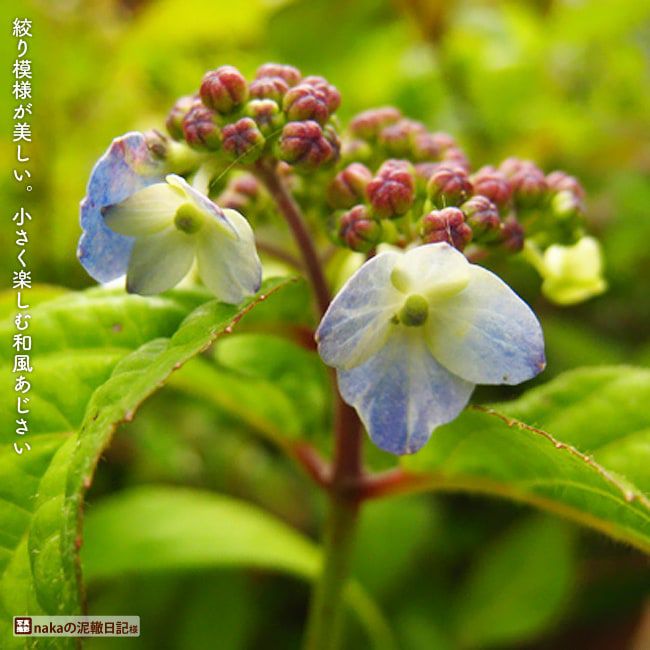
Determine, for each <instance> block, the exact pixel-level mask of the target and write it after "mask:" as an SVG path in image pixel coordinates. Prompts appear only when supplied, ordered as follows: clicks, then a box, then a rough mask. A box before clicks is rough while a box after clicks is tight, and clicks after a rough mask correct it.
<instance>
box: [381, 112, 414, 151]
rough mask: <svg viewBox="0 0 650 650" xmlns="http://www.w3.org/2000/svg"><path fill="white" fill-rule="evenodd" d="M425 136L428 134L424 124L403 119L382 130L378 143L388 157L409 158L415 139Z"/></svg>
mask: <svg viewBox="0 0 650 650" xmlns="http://www.w3.org/2000/svg"><path fill="white" fill-rule="evenodd" d="M424 134H426V128H425V126H424V124H421V123H420V122H416V121H415V120H409V119H401V120H399V121H397V122H395V123H394V124H389V125H388V126H385V127H384V128H383V129H381V131H380V132H379V138H378V141H379V144H380V145H381V146H382V147H384V149H385V150H386V153H388V155H390V156H395V157H400V158H407V157H410V156H411V154H412V150H413V146H412V142H413V138H414V137H415V136H416V135H424Z"/></svg>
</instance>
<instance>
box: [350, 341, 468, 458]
mask: <svg viewBox="0 0 650 650" xmlns="http://www.w3.org/2000/svg"><path fill="white" fill-rule="evenodd" d="M338 381H339V388H340V390H341V395H342V396H343V399H345V401H346V402H348V404H351V405H352V406H354V407H355V408H356V409H357V411H358V413H359V415H360V416H361V420H362V421H363V423H364V425H365V427H366V429H367V430H368V433H369V434H370V437H371V438H372V440H373V441H374V443H375V444H376V445H377V446H378V447H380V448H381V449H383V450H385V451H388V452H390V453H392V454H398V455H401V454H412V453H414V452H416V451H418V450H419V449H420V448H421V447H422V446H423V445H424V444H425V443H426V442H427V440H429V438H430V437H431V434H432V432H433V430H434V429H435V428H436V427H438V426H440V425H441V424H445V423H446V422H450V421H451V420H453V419H454V418H455V417H456V416H457V415H458V414H459V413H460V412H461V411H462V410H463V408H464V407H465V405H466V404H467V402H468V400H469V398H470V395H471V394H472V390H473V389H474V384H471V383H469V382H466V381H464V380H463V379H460V378H459V377H456V376H455V375H453V374H452V373H450V372H449V371H448V370H447V369H445V368H444V367H443V366H441V365H440V364H439V363H438V362H437V361H436V360H435V359H434V358H433V357H432V356H431V353H430V352H429V350H428V348H427V345H426V341H425V340H424V337H423V335H422V332H421V331H420V330H414V329H410V330H407V329H405V328H400V329H396V330H395V331H394V333H392V334H391V336H390V337H389V339H388V341H387V343H386V345H385V346H384V347H383V348H382V349H381V350H380V351H379V352H378V353H377V354H375V355H374V356H373V357H371V358H370V359H369V360H368V361H367V362H366V363H364V364H363V365H361V366H358V367H356V368H353V369H352V370H339V371H338Z"/></svg>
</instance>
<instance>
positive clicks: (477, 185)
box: [472, 166, 512, 207]
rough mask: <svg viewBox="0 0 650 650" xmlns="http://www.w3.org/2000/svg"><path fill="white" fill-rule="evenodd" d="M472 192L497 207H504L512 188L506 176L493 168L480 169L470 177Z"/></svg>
mask: <svg viewBox="0 0 650 650" xmlns="http://www.w3.org/2000/svg"><path fill="white" fill-rule="evenodd" d="M472 184H473V185H474V192H475V193H476V194H480V195H481V196H485V197H487V198H488V199H490V201H492V203H494V204H496V205H497V206H500V207H502V206H505V205H507V204H508V202H509V201H510V197H511V196H512V186H511V184H510V181H509V180H508V178H507V177H506V175H505V174H504V173H502V172H500V171H498V170H497V169H495V168H494V167H491V166H486V167H481V169H479V170H478V171H477V172H476V174H474V175H473V176H472Z"/></svg>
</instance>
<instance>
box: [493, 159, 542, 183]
mask: <svg viewBox="0 0 650 650" xmlns="http://www.w3.org/2000/svg"><path fill="white" fill-rule="evenodd" d="M534 166H535V163H533V162H532V161H531V160H522V159H521V158H517V157H516V156H510V158H506V159H505V160H504V161H503V162H502V163H501V164H500V165H499V171H501V172H502V173H503V174H505V175H506V176H507V177H508V178H510V177H511V176H514V175H515V174H517V173H518V172H520V171H521V170H522V169H525V168H526V167H534Z"/></svg>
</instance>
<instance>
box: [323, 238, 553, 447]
mask: <svg viewBox="0 0 650 650" xmlns="http://www.w3.org/2000/svg"><path fill="white" fill-rule="evenodd" d="M316 339H317V342H318V349H319V352H320V355H321V357H322V358H323V360H324V361H325V363H327V364H328V365H330V366H333V367H335V368H336V369H337V374H338V382H339V388H340V390H341V394H342V396H343V398H344V399H345V401H346V402H348V403H349V404H351V405H352V406H354V407H355V408H356V410H357V411H358V413H359V415H360V416H361V419H362V421H363V423H364V425H365V427H366V429H367V430H368V433H369V434H370V437H371V438H372V439H373V441H374V442H375V444H377V445H378V446H379V447H380V448H382V449H384V450H385V451H388V452H391V453H394V454H408V453H413V452H416V451H418V449H420V448H421V447H422V446H423V445H424V444H425V443H426V442H427V440H428V439H429V438H430V436H431V434H432V432H433V430H434V429H435V428H436V427H437V426H439V425H442V424H445V423H446V422H450V421H451V420H453V419H454V418H455V417H456V416H457V415H458V414H459V413H460V411H461V410H462V409H463V408H464V407H465V405H466V404H467V402H468V400H469V398H470V396H471V394H472V391H473V389H474V386H475V385H476V384H518V383H520V382H522V381H525V380H527V379H530V378H531V377H534V376H535V375H537V374H538V373H539V372H541V371H542V370H543V369H544V367H545V359H544V340H543V336H542V329H541V326H540V324H539V321H538V320H537V318H536V316H535V315H534V313H533V312H532V311H531V309H530V308H529V307H528V306H527V305H526V304H525V303H524V302H523V301H522V300H521V298H519V297H518V296H517V294H515V293H514V292H513V291H512V289H510V288H509V287H508V286H507V285H506V284H505V283H504V282H503V281H502V280H500V279H499V278H498V277H497V276H496V275H494V274H493V273H491V272H490V271H488V270H486V269H484V268H482V267H480V266H476V265H473V264H470V263H469V262H468V261H467V259H466V258H465V256H464V255H463V254H462V253H460V252H459V251H457V250H456V249H455V248H453V247H452V246H449V245H448V244H446V243H435V244H427V245H424V246H419V247H417V248H414V249H412V250H410V251H408V252H406V253H397V252H385V253H381V254H379V255H377V256H376V257H374V258H372V259H371V260H369V261H368V262H366V263H365V264H364V265H363V266H362V267H361V268H360V269H359V270H358V271H357V272H356V273H355V274H354V275H353V276H352V277H351V278H350V279H349V280H348V282H347V283H346V284H345V285H344V286H343V288H342V289H341V291H340V292H339V293H338V295H337V296H336V297H335V298H334V300H333V301H332V303H331V305H330V307H329V309H328V310H327V312H326V314H325V316H324V317H323V320H322V321H321V323H320V325H319V328H318V331H317V333H316Z"/></svg>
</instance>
